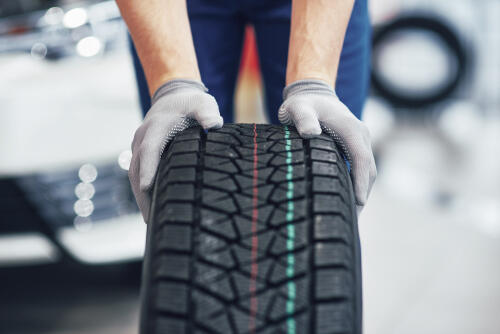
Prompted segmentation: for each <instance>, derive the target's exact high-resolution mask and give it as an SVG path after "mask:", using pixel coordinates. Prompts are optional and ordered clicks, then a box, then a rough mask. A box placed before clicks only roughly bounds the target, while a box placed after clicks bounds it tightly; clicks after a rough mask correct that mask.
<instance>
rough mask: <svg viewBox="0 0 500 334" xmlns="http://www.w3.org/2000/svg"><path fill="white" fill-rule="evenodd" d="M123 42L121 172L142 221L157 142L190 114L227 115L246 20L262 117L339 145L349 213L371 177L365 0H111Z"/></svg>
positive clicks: (219, 119)
mask: <svg viewBox="0 0 500 334" xmlns="http://www.w3.org/2000/svg"><path fill="white" fill-rule="evenodd" d="M116 2H117V4H118V6H119V8H120V11H121V13H122V16H123V18H124V20H125V22H126V23H127V25H128V28H129V31H130V34H131V36H132V40H133V47H132V55H133V60H134V65H135V69H136V75H137V82H138V86H139V96H140V100H141V106H142V109H143V112H144V115H145V118H144V122H143V123H142V125H141V126H140V127H139V128H138V129H137V131H136V134H135V136H134V141H133V143H132V152H133V155H132V162H131V167H130V170H129V176H130V180H131V184H132V188H133V191H134V194H135V196H136V199H137V202H138V205H139V208H140V209H141V212H142V213H143V216H144V219H145V221H147V220H148V217H147V215H148V212H149V207H150V202H151V195H150V190H151V187H152V184H153V180H154V176H155V174H156V170H157V167H158V163H159V160H160V157H161V153H162V151H163V149H164V148H165V146H166V143H167V142H168V141H169V140H170V139H171V138H172V137H173V136H175V134H176V133H177V132H179V131H181V130H183V129H185V128H186V127H188V126H190V125H192V124H193V122H194V121H196V122H197V123H198V124H200V125H201V126H202V127H203V128H205V129H210V128H218V127H221V126H222V123H223V121H225V122H232V121H233V119H234V115H233V109H234V108H233V107H234V92H235V86H236V80H237V75H238V69H239V64H240V56H241V50H242V46H243V37H244V31H245V27H246V26H247V25H248V24H251V25H252V26H253V27H254V30H255V35H256V40H257V48H258V53H259V63H260V68H261V71H262V77H263V84H264V96H265V107H266V110H267V113H268V118H269V120H270V121H271V123H279V122H281V123H284V124H291V125H294V126H295V127H296V128H297V131H298V132H299V134H300V135H301V136H302V137H304V138H309V137H312V136H315V135H319V134H320V133H321V132H322V131H323V132H326V133H328V134H330V135H332V136H334V138H335V140H336V141H337V142H339V144H341V147H344V149H345V152H344V154H345V155H346V157H347V159H348V160H349V162H350V166H351V177H352V180H353V185H354V192H355V199H356V204H357V206H358V212H359V211H360V210H361V209H362V207H363V206H364V205H365V203H366V200H367V198H368V195H369V193H370V190H371V187H372V184H373V182H374V180H375V177H376V167H375V162H374V158H373V154H372V150H371V144H370V138H369V133H368V130H367V128H366V127H365V125H364V124H363V123H362V122H361V121H360V119H361V113H362V109H363V105H364V102H365V100H366V97H367V93H368V86H369V76H370V73H369V67H370V48H371V27H370V21H369V15H368V8H367V0H356V1H354V0H293V1H292V0H187V1H186V0H141V1H130V0H117V1H116Z"/></svg>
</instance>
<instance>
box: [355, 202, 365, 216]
mask: <svg viewBox="0 0 500 334" xmlns="http://www.w3.org/2000/svg"><path fill="white" fill-rule="evenodd" d="M364 208H365V207H364V206H363V205H356V215H357V216H358V218H359V215H360V214H361V211H363V209H364Z"/></svg>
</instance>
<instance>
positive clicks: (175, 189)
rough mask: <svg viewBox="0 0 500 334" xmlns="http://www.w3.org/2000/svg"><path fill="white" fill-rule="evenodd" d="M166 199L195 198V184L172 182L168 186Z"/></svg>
mask: <svg viewBox="0 0 500 334" xmlns="http://www.w3.org/2000/svg"><path fill="white" fill-rule="evenodd" d="M166 189H167V191H166V194H165V199H166V200H167V201H168V200H185V201H192V200H194V184H184V183H181V184H171V185H168V186H167V187H166Z"/></svg>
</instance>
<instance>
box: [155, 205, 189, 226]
mask: <svg viewBox="0 0 500 334" xmlns="http://www.w3.org/2000/svg"><path fill="white" fill-rule="evenodd" d="M193 210H194V207H193V204H191V203H167V204H165V205H164V206H163V208H161V209H160V214H159V217H158V218H159V219H160V220H161V221H167V222H179V223H190V222H192V221H193Z"/></svg>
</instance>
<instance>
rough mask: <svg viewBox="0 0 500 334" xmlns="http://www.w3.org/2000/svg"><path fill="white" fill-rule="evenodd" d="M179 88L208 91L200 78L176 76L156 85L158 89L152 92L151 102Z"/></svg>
mask: <svg viewBox="0 0 500 334" xmlns="http://www.w3.org/2000/svg"><path fill="white" fill-rule="evenodd" d="M179 89H192V90H195V91H200V92H203V93H206V92H208V89H207V87H206V86H205V85H204V84H203V82H201V81H200V80H194V79H190V78H176V79H172V80H168V81H166V82H164V83H163V84H161V85H160V87H158V89H157V90H156V91H155V92H154V94H153V97H152V98H151V103H152V104H154V103H155V102H156V101H157V100H158V99H160V98H161V97H163V96H165V95H167V94H169V93H171V92H173V91H176V90H179Z"/></svg>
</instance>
